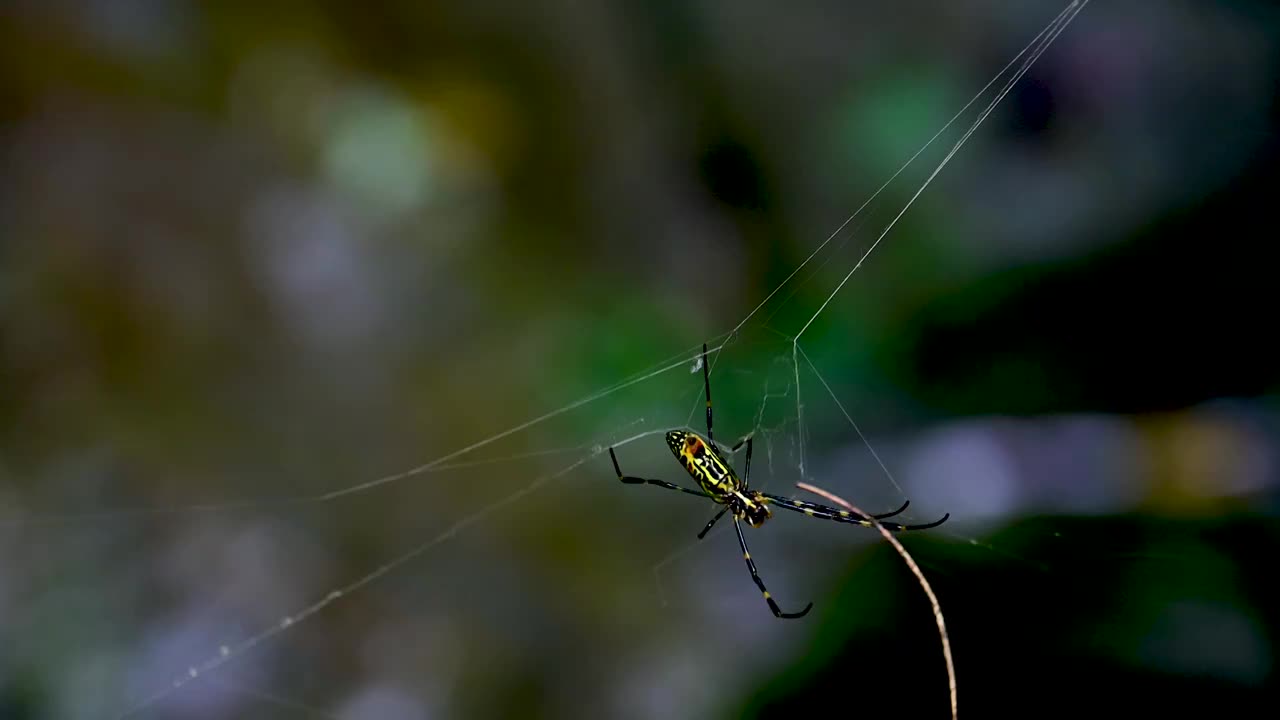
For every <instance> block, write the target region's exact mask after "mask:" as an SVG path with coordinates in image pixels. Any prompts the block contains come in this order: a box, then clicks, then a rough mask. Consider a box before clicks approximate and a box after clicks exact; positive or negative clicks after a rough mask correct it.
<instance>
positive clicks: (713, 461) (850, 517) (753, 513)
mask: <svg viewBox="0 0 1280 720" xmlns="http://www.w3.org/2000/svg"><path fill="white" fill-rule="evenodd" d="M702 382H703V385H704V387H705V388H706V393H707V436H706V438H703V437H702V436H701V435H699V434H698V433H696V432H692V431H687V430H672V431H670V432H668V433H667V446H668V447H670V448H671V452H672V453H674V454H675V456H676V459H678V460H680V462H681V463H683V464H684V467H685V469H686V470H688V471H689V474H690V475H692V476H693V479H694V480H696V481H697V482H698V486H699V487H700V488H701V490H690V489H688V488H684V487H681V486H679V485H676V484H675V483H669V482H667V481H665V480H653V479H650V478H640V477H633V476H630V475H623V474H622V468H620V467H619V466H618V456H617V455H616V454H615V453H614V449H613V448H612V447H611V448H609V458H610V459H611V460H613V470H614V472H615V473H617V475H618V479H619V480H621V481H622V482H624V483H626V484H628V485H643V484H645V483H648V484H650V485H657V486H658V487H661V488H666V489H668V490H678V491H680V492H682V493H687V494H689V495H697V496H698V497H705V498H711V500H713V501H714V502H716V503H718V504H720V505H724V507H723V508H721V510H720V512H718V513H716V515H715V517H713V518H711V520H710V521H709V522H707V525H706V527H704V528H702V532H700V533H698V539H699V540H701V539H702V538H704V537H706V535H707V533H708V532H710V531H711V528H712V527H714V526H715V524H716V522H717V521H718V520H719V519H720V518H721V517H723V516H724V514H725V513H726V512H729V511H733V528H734V530H736V531H737V533H738V544H739V545H740V546H742V557H743V559H745V560H746V561H747V570H748V571H750V572H751V579H752V580H753V581H754V582H755V584H756V587H758V588H760V592H761V593H763V594H764V601H765V602H766V603H768V604H769V609H770V610H772V611H773V614H774V616H775V617H779V618H784V619H788V620H790V619H794V618H801V617H804V616H805V615H806V614H808V612H809V611H810V610H812V609H813V603H809V604H808V605H806V606H805V607H804V609H803V610H801V611H800V612H794V613H788V612H783V611H782V608H780V607H778V602H777V601H776V600H774V599H773V597H772V596H770V595H769V591H768V589H766V588H765V586H764V581H763V580H761V579H760V573H758V572H756V564H755V562H754V561H752V559H751V552H750V551H749V550H748V549H747V538H746V537H745V536H744V535H743V534H742V524H741V522H740V521H741V520H746V521H747V524H749V525H750V526H751V527H760V526H761V525H763V524H764V522H765V521H766V520H768V519H769V518H770V517H772V513H771V512H770V510H769V506H770V505H777V506H778V507H780V508H785V509H787V510H793V511H795V512H799V513H804V514H805V515H808V516H809V517H814V518H822V519H824V520H834V521H835V522H843V523H852V524H854V525H861V526H863V527H874V525H873V524H872V522H871V520H870V519H868V518H867V517H865V516H862V515H858V514H855V513H851V512H848V511H845V510H841V509H839V508H833V507H830V506H828V505H818V504H815V503H809V502H805V501H803V500H797V499H795V498H788V497H782V496H779V495H771V494H769V493H766V492H760V491H759V490H752V489H751V487H750V484H749V483H750V480H751V436H750V435H748V436H747V437H745V438H743V439H742V440H739V441H738V444H736V445H734V446H733V448H732V449H730V450H729V453H730V454H733V453H736V452H737V451H738V450H739V449H740V448H741V447H742V446H743V444H746V446H747V459H746V462H745V464H744V466H743V473H742V477H738V474H737V473H736V472H734V469H733V468H732V467H731V466H730V465H729V462H728V461H727V460H725V457H724V454H723V450H722V449H720V448H719V447H718V446H717V445H716V442H715V439H714V438H713V436H712V433H711V371H710V370H709V369H708V366H707V345H706V343H703V345H702ZM910 504H911V502H910V501H907V502H905V503H903V504H902V507H900V508H898V509H897V510H894V511H893V512H891V513H885V514H883V515H874V516H872V517H874V518H875V519H876V520H883V519H885V518H891V517H893V516H895V515H898V514H900V513H902V511H904V510H906V509H907V506H908V505H910ZM949 517H951V513H947V514H946V515H943V516H942V519H940V520H937V521H935V522H931V523H927V524H925V525H902V524H899V523H895V522H885V523H881V524H882V525H883V526H884V527H885V528H886V529H888V530H893V531H902V530H927V529H929V528H935V527H938V526H939V525H941V524H942V523H944V522H946V521H947V518H949Z"/></svg>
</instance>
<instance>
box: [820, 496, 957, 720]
mask: <svg viewBox="0 0 1280 720" xmlns="http://www.w3.org/2000/svg"><path fill="white" fill-rule="evenodd" d="M796 487H798V488H800V489H801V490H806V491H808V492H811V493H813V494H815V495H819V496H821V497H824V498H826V499H827V500H830V501H831V502H833V503H835V504H837V505H839V506H841V507H843V508H845V509H846V510H848V511H849V512H852V513H857V514H859V515H861V516H863V517H865V518H867V519H868V520H870V521H871V522H872V523H873V524H874V525H875V526H876V529H877V530H879V531H880V534H881V535H883V536H884V539H885V540H888V541H889V544H890V545H893V549H895V550H897V551H898V554H899V555H901V556H902V559H903V561H905V562H906V563H907V567H908V568H910V569H911V572H912V574H914V575H915V576H916V580H918V581H919V582H920V587H921V588H924V594H925V595H928V596H929V604H930V605H932V606H933V619H934V622H936V623H937V624H938V637H940V638H941V639H942V657H943V659H945V660H946V661H947V681H948V682H949V683H950V687H951V720H958V718H959V710H958V706H957V704H956V667H955V663H953V662H952V660H951V640H950V639H948V637H947V623H946V621H945V620H943V619H942V605H940V604H938V596H937V595H934V594H933V588H932V587H930V586H929V581H928V580H926V579H925V577H924V573H923V572H921V571H920V566H919V565H916V561H915V560H913V559H912V558H911V554H910V553H908V552H907V549H906V548H904V547H902V543H900V542H898V538H896V537H894V536H893V533H891V532H889V531H888V530H886V529H885V527H884V526H883V525H881V524H880V522H879V521H878V520H876V519H875V518H874V517H873V516H871V515H869V514H867V513H865V512H863V511H861V510H859V509H858V508H857V506H855V505H854V504H853V503H851V502H849V501H848V500H845V499H843V498H841V497H838V496H836V495H834V494H832V493H830V492H827V491H826V490H823V489H822V488H820V487H815V486H813V485H810V484H808V483H796Z"/></svg>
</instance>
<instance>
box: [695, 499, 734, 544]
mask: <svg viewBox="0 0 1280 720" xmlns="http://www.w3.org/2000/svg"><path fill="white" fill-rule="evenodd" d="M728 510H729V506H728V505H725V506H724V507H723V508H721V509H720V512H718V513H716V516H715V517H713V518H711V521H710V522H708V523H707V526H706V527H704V528H702V532H700V533H698V539H699V540H701V539H702V538H704V537H706V536H707V533H709V532H711V526H713V525H715V524H716V521H718V520H719V519H720V518H721V517H723V516H724V514H725V513H726V512H728Z"/></svg>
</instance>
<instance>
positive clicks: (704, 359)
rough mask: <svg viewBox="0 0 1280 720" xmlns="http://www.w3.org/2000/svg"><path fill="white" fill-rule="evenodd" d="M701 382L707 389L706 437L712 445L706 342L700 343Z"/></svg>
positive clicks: (709, 372) (709, 381)
mask: <svg viewBox="0 0 1280 720" xmlns="http://www.w3.org/2000/svg"><path fill="white" fill-rule="evenodd" d="M702 384H703V385H704V386H705V387H706V389H707V439H708V440H710V441H711V444H712V446H714V445H715V442H716V438H715V436H714V435H712V434H711V368H710V367H708V366H707V344H706V343H702Z"/></svg>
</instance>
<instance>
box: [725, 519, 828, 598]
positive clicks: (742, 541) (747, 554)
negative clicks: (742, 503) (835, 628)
mask: <svg viewBox="0 0 1280 720" xmlns="http://www.w3.org/2000/svg"><path fill="white" fill-rule="evenodd" d="M733 529H734V530H737V531H738V544H739V545H741V546H742V557H743V559H744V560H746V561H747V570H750V571H751V579H752V580H754V581H755V583H756V587H758V588H760V592H761V593H762V594H763V595H764V601H765V602H767V603H769V609H770V610H772V611H773V614H774V616H775V617H780V618H783V619H786V620H791V619H794V618H800V617H804V616H805V615H807V614H808V613H809V611H810V610H812V609H813V603H809V604H808V605H805V606H804V609H803V610H801V611H800V612H794V613H785V612H782V608H780V607H778V603H777V601H776V600H774V599H773V598H772V597H771V596H770V595H769V590H768V589H767V588H765V586H764V581H763V580H761V579H760V573H758V572H756V564H755V562H754V561H753V560H752V559H751V551H750V550H747V539H746V538H745V537H744V536H743V535H742V523H740V522H738V516H737V515H734V517H733Z"/></svg>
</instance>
